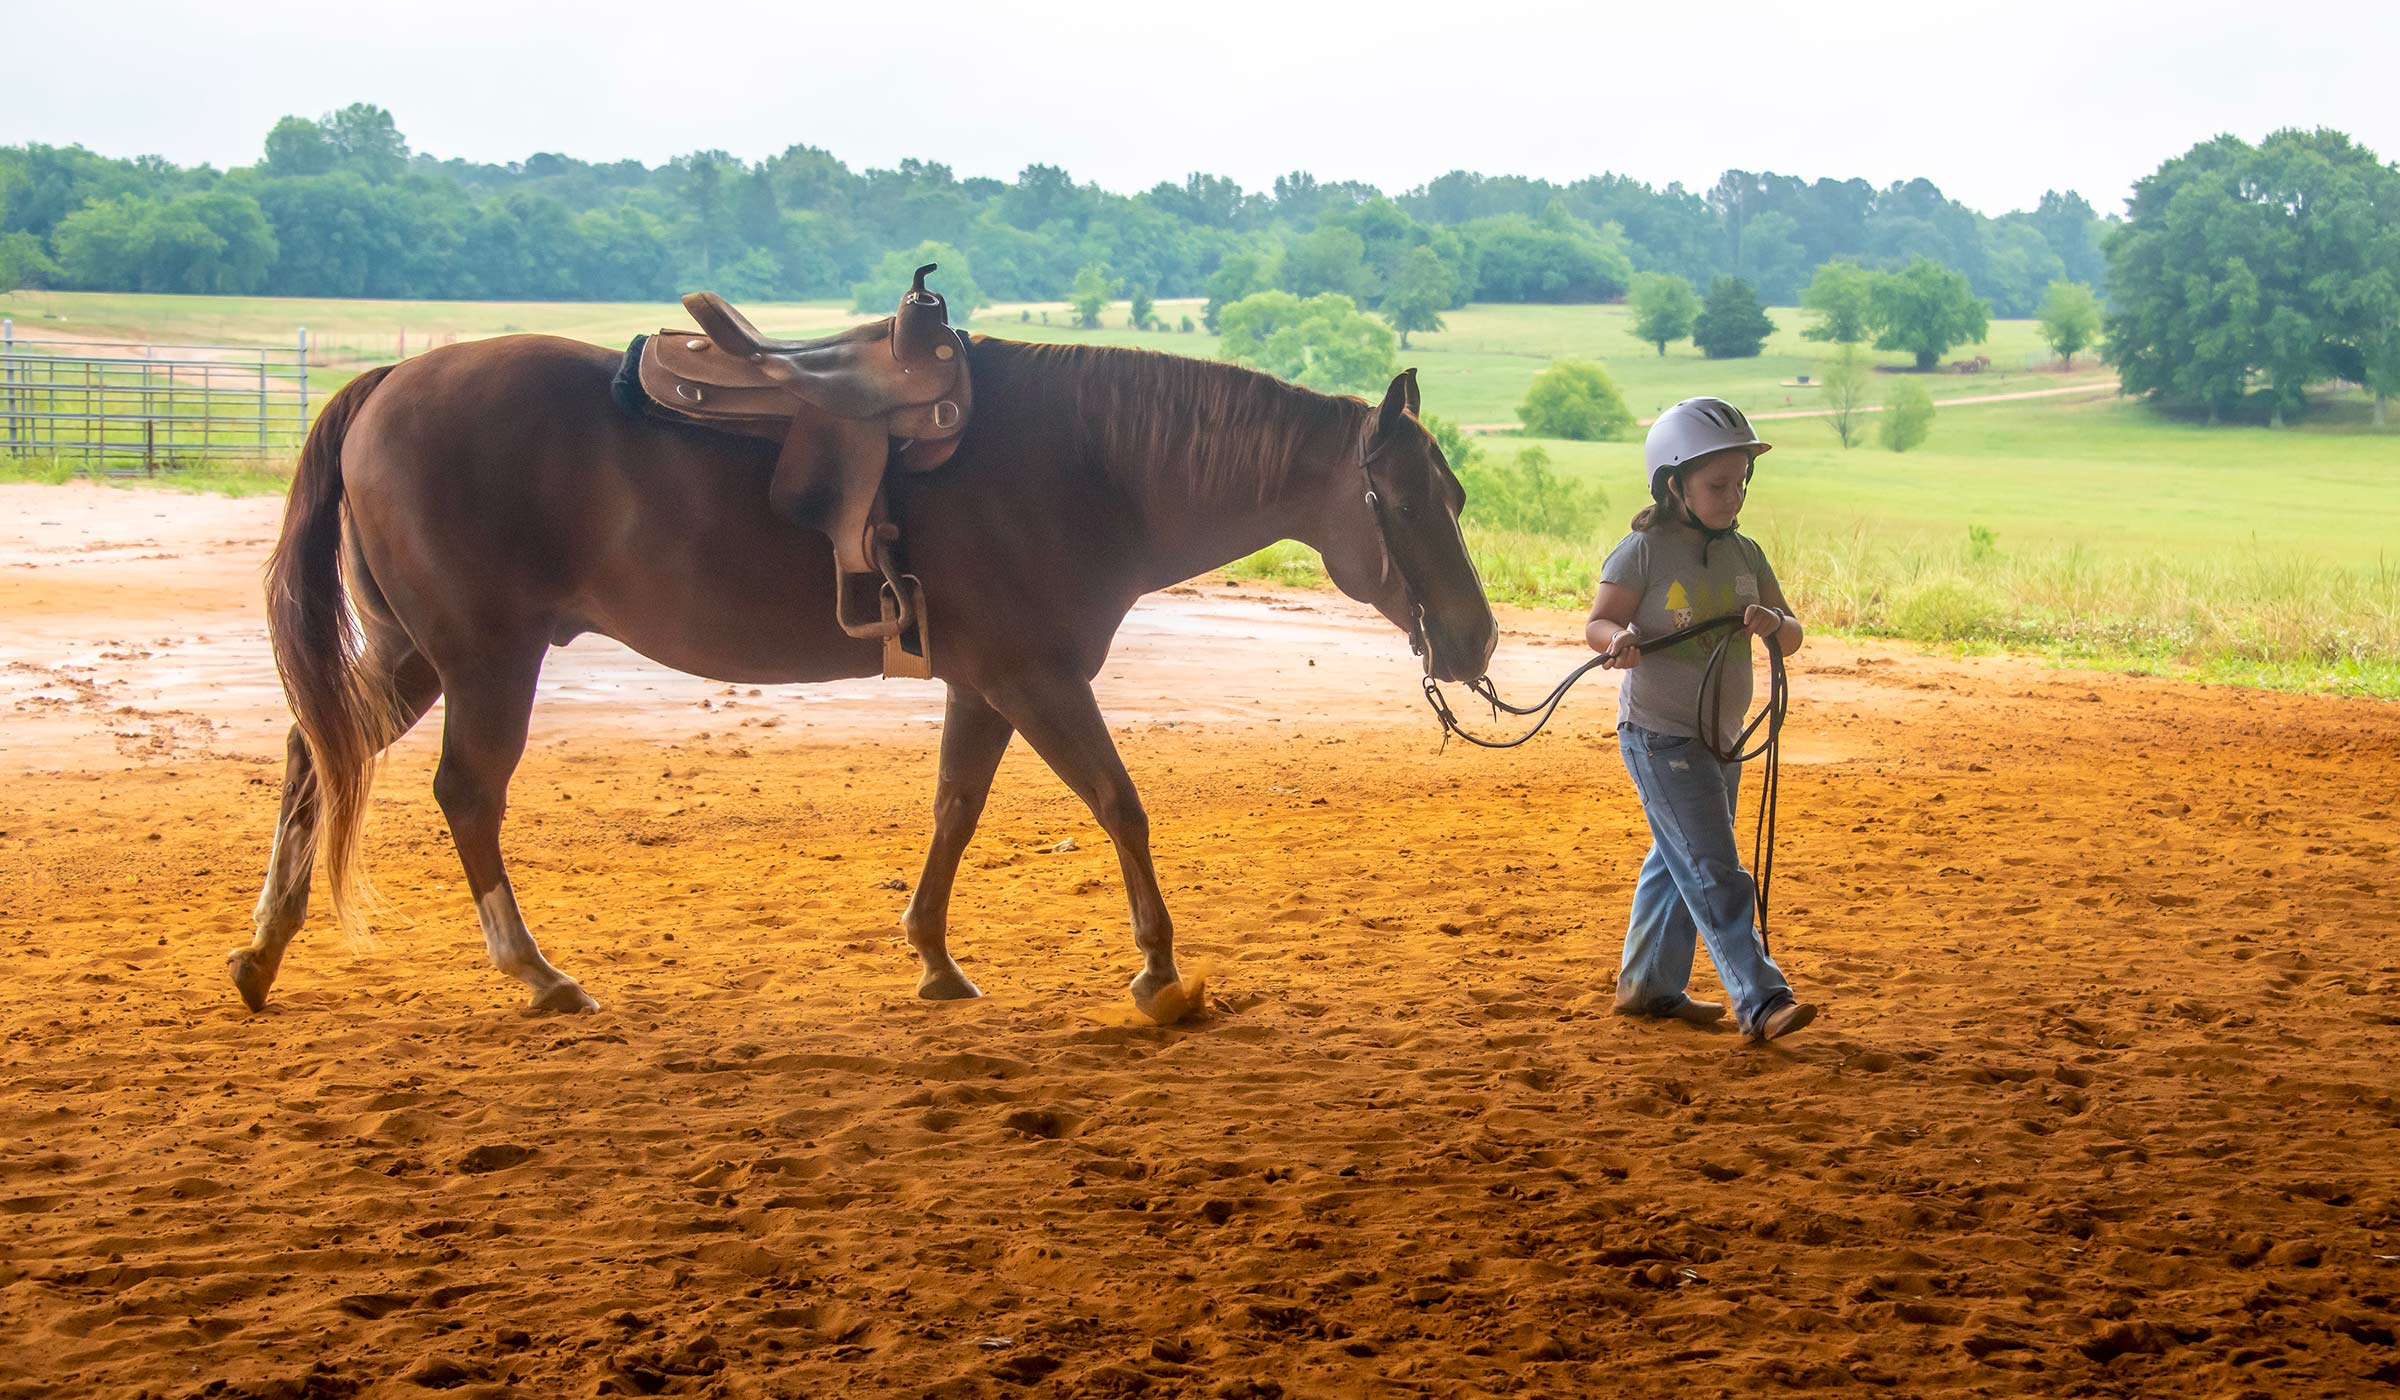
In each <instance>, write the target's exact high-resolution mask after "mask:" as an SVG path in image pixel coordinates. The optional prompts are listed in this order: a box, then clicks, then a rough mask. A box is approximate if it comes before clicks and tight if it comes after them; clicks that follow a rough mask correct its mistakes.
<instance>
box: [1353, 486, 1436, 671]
mask: <svg viewBox="0 0 2400 1400" xmlns="http://www.w3.org/2000/svg"><path fill="white" fill-rule="evenodd" d="M1374 463H1375V458H1374V454H1373V453H1371V452H1367V451H1365V450H1363V449H1362V450H1361V451H1360V453H1359V457H1358V474H1359V476H1360V477H1362V478H1364V479H1365V481H1366V498H1367V514H1368V516H1369V517H1371V518H1372V519H1373V520H1374V522H1375V542H1376V544H1377V545H1378V546H1380V547H1381V548H1382V550H1383V572H1384V573H1385V574H1386V575H1391V574H1398V575H1399V576H1400V594H1401V597H1402V598H1403V599H1404V600H1405V601H1406V603H1407V605H1408V622H1409V626H1408V649H1409V650H1410V651H1412V652H1414V653H1416V655H1417V656H1418V657H1419V658H1420V659H1421V660H1423V661H1424V663H1425V683H1426V684H1428V685H1431V684H1432V683H1433V644H1432V640H1431V638H1430V637H1428V636H1427V634H1426V630H1425V594H1424V591H1423V590H1422V589H1420V588H1418V587H1417V581H1416V579H1415V577H1414V576H1413V575H1411V574H1410V573H1409V569H1408V560H1407V558H1406V557H1405V556H1403V555H1402V554H1401V553H1400V551H1399V550H1397V549H1394V548H1392V528H1391V525H1390V523H1389V522H1388V521H1387V520H1386V519H1385V518H1384V505H1383V493H1382V492H1380V491H1377V490H1376V489H1375V465H1374ZM1399 509H1400V513H1401V514H1402V515H1404V516H1405V515H1407V514H1408V507H1406V506H1401V507H1400V508H1399Z"/></svg>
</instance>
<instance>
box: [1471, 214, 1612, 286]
mask: <svg viewBox="0 0 2400 1400" xmlns="http://www.w3.org/2000/svg"><path fill="white" fill-rule="evenodd" d="M1459 233H1460V234H1461V235H1462V236H1463V237H1464V238H1465V239H1466V240H1467V244H1468V246H1469V248H1470V249H1471V250H1472V252H1471V256H1472V258H1473V262H1474V267H1475V278H1476V281H1475V296H1476V298H1477V299H1478V300H1481V301H1538V302H1590V301H1612V300H1614V299H1616V298H1617V297H1619V296H1622V295H1624V292H1625V288H1626V286H1627V285H1628V284H1629V283H1631V282H1632V281H1633V260H1632V259H1631V258H1630V257H1628V256H1627V255H1626V253H1625V248H1624V237H1623V232H1622V230H1620V229H1618V228H1617V227H1616V226H1615V225H1613V224H1610V225H1605V226H1602V227H1600V228H1594V227H1593V226H1592V225H1590V224H1588V223H1586V222H1584V221H1583V220H1581V219H1578V218H1576V217H1574V216H1573V215H1572V214H1569V213H1567V212H1566V210H1565V209H1564V208H1563V207H1562V206H1561V205H1559V203H1558V202H1557V201H1555V200H1553V201H1552V202H1551V203H1550V204H1549V205H1548V206H1546V207H1545V208H1544V209H1543V211H1542V214H1541V217H1539V218H1528V217H1526V216H1525V215H1522V214H1500V215H1495V216H1493V217H1491V218H1485V219H1477V220H1475V221H1474V222H1472V223H1468V224H1465V225H1462V226H1461V227H1460V228H1459Z"/></svg>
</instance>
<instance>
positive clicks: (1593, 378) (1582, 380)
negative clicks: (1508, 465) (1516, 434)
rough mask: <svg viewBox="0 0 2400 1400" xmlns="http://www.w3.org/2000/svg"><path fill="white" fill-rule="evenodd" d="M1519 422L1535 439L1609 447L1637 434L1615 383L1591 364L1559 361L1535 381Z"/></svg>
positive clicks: (1528, 392) (1631, 417)
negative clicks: (1561, 439) (1560, 440)
mask: <svg viewBox="0 0 2400 1400" xmlns="http://www.w3.org/2000/svg"><path fill="white" fill-rule="evenodd" d="M1517 417H1518V418H1519V419H1521V420H1522V421H1523V422H1524V424H1525V431H1526V432H1528V433H1531V434H1532V435H1533V436H1535V437H1550V438H1569V439H1572V440H1573V441H1576V442H1610V441H1613V440H1615V439H1617V438H1621V437H1624V436H1626V435H1627V434H1629V433H1630V432H1631V431H1632V429H1633V410H1632V409H1629V408H1627V407H1626V406H1625V396H1624V395H1623V394H1621V393H1619V392H1617V381H1615V380H1614V379H1611V378H1609V376H1608V371H1607V370H1605V369H1602V368H1601V367H1600V366H1598V365H1596V364H1593V363H1592V362H1591V361H1589V360H1559V361H1556V362H1554V363H1553V364H1552V365H1551V366H1550V367H1549V368H1548V369H1546V370H1543V371H1542V372H1541V373H1540V374H1537V375H1535V376H1534V378H1533V387H1531V388H1530V389H1527V390H1526V391H1525V402H1523V403H1521V404H1519V405H1517Z"/></svg>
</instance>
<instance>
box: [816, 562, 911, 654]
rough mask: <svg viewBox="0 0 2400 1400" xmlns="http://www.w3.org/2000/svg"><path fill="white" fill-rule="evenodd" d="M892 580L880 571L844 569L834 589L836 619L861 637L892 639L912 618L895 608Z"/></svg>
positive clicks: (849, 630)
mask: <svg viewBox="0 0 2400 1400" xmlns="http://www.w3.org/2000/svg"><path fill="white" fill-rule="evenodd" d="M891 592H892V586H891V582H890V580H888V579H887V578H885V577H884V575H882V574H879V573H844V574H842V575H841V576H840V579H839V580H838V585H837V587H836V589H835V592H834V603H833V620H834V621H836V622H838V623H840V624H841V627H842V630H843V631H844V632H847V633H849V634H850V635H851V636H853V637H857V638H859V639H860V640H861V641H869V642H876V641H889V640H891V639H892V638H894V637H897V636H899V635H900V631H901V629H902V628H903V627H904V626H906V625H907V623H908V622H909V621H911V620H912V619H910V618H909V617H907V615H906V614H905V613H902V612H900V611H898V610H896V609H893V610H889V611H887V609H892V604H891V602H890V598H891Z"/></svg>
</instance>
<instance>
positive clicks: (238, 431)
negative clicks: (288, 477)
mask: <svg viewBox="0 0 2400 1400" xmlns="http://www.w3.org/2000/svg"><path fill="white" fill-rule="evenodd" d="M309 407H310V403H309V385H308V331H307V328H306V327H303V328H301V331H300V334H299V337H298V339H297V340H296V341H295V342H294V344H293V346H292V348H290V349H276V348H272V347H266V346H257V345H150V344H143V343H140V342H133V341H92V340H24V339H19V338H18V336H17V334H16V326H15V324H14V323H13V322H11V321H5V320H0V458H15V459H18V460H25V459H40V460H47V461H51V462H58V463H63V464H66V465H69V466H71V467H73V468H74V469H76V470H80V471H85V472H92V473H102V472H111V473H130V472H147V473H150V474H153V475H155V474H156V473H158V472H159V471H161V470H172V469H173V468H175V467H177V466H179V465H182V464H184V463H186V462H193V461H198V460H201V459H204V458H210V457H250V458H258V459H268V458H275V457H285V456H289V455H290V454H291V453H292V452H293V451H294V450H296V449H297V448H298V446H299V444H300V440H301V438H302V437H303V436H305V435H306V433H307V431H308V415H309Z"/></svg>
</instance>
